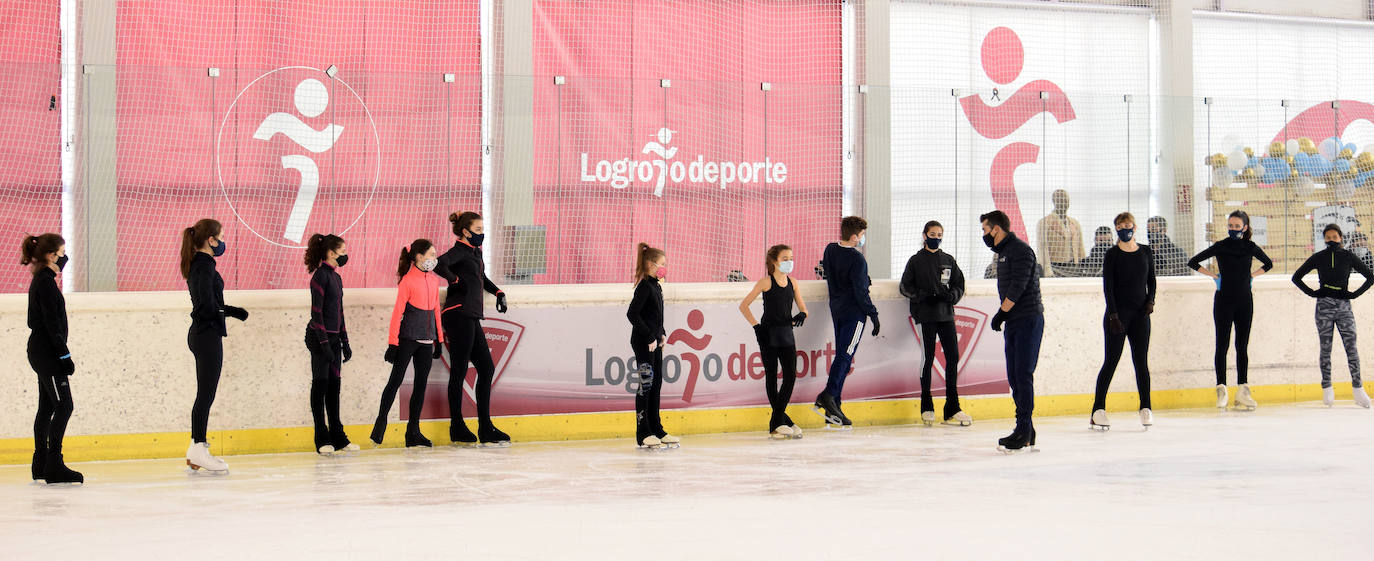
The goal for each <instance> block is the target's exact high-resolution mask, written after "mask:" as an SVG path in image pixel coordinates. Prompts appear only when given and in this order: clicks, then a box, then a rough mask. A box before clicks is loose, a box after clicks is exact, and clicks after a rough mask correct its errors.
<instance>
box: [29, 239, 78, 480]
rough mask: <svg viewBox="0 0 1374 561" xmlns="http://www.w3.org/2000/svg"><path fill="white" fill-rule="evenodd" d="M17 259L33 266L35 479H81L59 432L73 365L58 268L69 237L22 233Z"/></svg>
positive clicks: (68, 409)
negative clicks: (71, 466) (71, 465)
mask: <svg viewBox="0 0 1374 561" xmlns="http://www.w3.org/2000/svg"><path fill="white" fill-rule="evenodd" d="M20 252H21V254H22V258H21V259H20V261H19V263H20V264H21V265H29V266H30V267H32V269H33V282H32V283H30V284H29V316H28V325H29V330H30V331H29V344H28V356H29V366H32V367H33V371H34V373H36V374H38V414H37V415H36V416H35V417H34V420H33V480H34V481H45V482H47V483H49V484H54V483H84V482H85V481H86V479H85V478H84V477H82V475H81V473H80V472H77V471H73V470H71V469H69V468H68V467H67V465H66V464H65V463H63V461H62V437H63V436H65V435H66V434H67V421H68V420H69V419H71V418H72V391H71V383H70V381H69V378H70V377H71V375H72V373H73V372H75V371H76V364H75V363H73V362H72V352H71V350H69V349H67V300H66V299H65V298H63V297H62V289H60V288H58V287H57V274H58V273H60V272H61V271H62V268H63V267H64V266H66V264H67V242H66V241H65V240H63V239H62V236H59V235H57V234H43V235H41V236H24V243H23V245H22V246H20Z"/></svg>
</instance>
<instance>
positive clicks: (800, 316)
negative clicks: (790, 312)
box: [792, 312, 806, 327]
mask: <svg viewBox="0 0 1374 561" xmlns="http://www.w3.org/2000/svg"><path fill="white" fill-rule="evenodd" d="M804 323H806V312H797V315H795V316H792V327H801V326H802V324H804Z"/></svg>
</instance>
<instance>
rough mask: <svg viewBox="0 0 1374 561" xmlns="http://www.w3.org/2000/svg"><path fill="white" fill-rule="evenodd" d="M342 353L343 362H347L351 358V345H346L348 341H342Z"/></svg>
mask: <svg viewBox="0 0 1374 561" xmlns="http://www.w3.org/2000/svg"><path fill="white" fill-rule="evenodd" d="M343 355H344V359H343V361H344V362H348V361H350V360H353V347H350V346H348V341H344V342H343Z"/></svg>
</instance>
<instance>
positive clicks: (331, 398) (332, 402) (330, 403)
mask: <svg viewBox="0 0 1374 561" xmlns="http://www.w3.org/2000/svg"><path fill="white" fill-rule="evenodd" d="M326 344H327V345H329V350H330V351H331V352H332V353H333V360H328V359H326V358H325V356H324V353H323V352H321V351H320V349H319V342H318V341H316V340H315V337H314V333H310V334H308V335H307V338H306V348H308V349H310V415H311V416H312V417H314V420H315V449H317V450H318V449H319V448H320V447H321V446H324V445H326V444H329V445H331V446H333V447H334V449H336V450H338V449H342V448H343V447H345V446H348V444H349V441H348V436H347V435H346V434H344V429H343V421H341V420H339V390H340V387H341V386H342V383H341V382H342V377H341V375H340V370H342V368H343V340H342V339H340V337H339V335H338V334H335V333H330V334H329V335H328V341H327V343H326Z"/></svg>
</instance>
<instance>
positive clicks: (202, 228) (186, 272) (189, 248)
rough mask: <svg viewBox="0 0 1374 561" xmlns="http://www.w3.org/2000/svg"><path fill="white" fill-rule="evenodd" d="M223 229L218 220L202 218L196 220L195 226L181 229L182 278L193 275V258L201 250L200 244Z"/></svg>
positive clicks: (203, 243)
mask: <svg viewBox="0 0 1374 561" xmlns="http://www.w3.org/2000/svg"><path fill="white" fill-rule="evenodd" d="M223 229H224V226H222V225H220V223H219V221H218V220H215V219H213V218H202V219H200V220H198V221H196V224H195V226H191V227H190V228H187V229H185V230H182V231H181V278H183V279H185V278H190V277H191V258H192V257H195V256H196V252H197V251H200V246H203V245H205V242H207V241H210V238H213V237H215V236H218V235H219V234H220V231H222V230H223Z"/></svg>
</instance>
